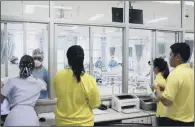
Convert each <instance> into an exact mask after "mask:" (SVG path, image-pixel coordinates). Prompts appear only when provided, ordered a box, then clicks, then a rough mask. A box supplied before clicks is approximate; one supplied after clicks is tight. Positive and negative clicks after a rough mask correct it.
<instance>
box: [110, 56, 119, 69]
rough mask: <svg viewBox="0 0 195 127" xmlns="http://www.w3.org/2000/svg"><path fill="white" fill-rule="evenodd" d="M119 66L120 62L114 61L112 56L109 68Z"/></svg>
mask: <svg viewBox="0 0 195 127" xmlns="http://www.w3.org/2000/svg"><path fill="white" fill-rule="evenodd" d="M117 65H118V62H117V61H116V60H115V59H114V56H112V58H111V60H110V62H109V65H108V66H109V67H110V68H114V67H116V66H117Z"/></svg>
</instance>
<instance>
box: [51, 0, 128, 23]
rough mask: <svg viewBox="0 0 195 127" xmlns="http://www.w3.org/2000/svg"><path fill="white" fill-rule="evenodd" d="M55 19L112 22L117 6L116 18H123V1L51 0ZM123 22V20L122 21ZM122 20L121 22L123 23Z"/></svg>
mask: <svg viewBox="0 0 195 127" xmlns="http://www.w3.org/2000/svg"><path fill="white" fill-rule="evenodd" d="M51 2H52V6H51V9H52V11H53V19H55V20H59V21H66V22H85V23H88V22H90V23H97V22H98V23H112V19H113V16H112V8H113V7H115V8H116V7H117V8H120V9H119V13H115V15H116V20H119V21H121V20H123V16H124V14H121V13H120V12H122V13H123V8H124V2H123V1H117V0H116V1H51ZM122 22H123V21H122ZM122 22H121V23H122Z"/></svg>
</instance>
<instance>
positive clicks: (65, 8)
mask: <svg viewBox="0 0 195 127" xmlns="http://www.w3.org/2000/svg"><path fill="white" fill-rule="evenodd" d="M26 6H31V7H40V8H49V5H26ZM51 7H52V8H56V9H64V10H72V7H63V6H51Z"/></svg>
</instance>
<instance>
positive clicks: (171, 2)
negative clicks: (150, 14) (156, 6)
mask: <svg viewBox="0 0 195 127" xmlns="http://www.w3.org/2000/svg"><path fill="white" fill-rule="evenodd" d="M153 2H158V3H165V4H180V1H153ZM185 4H186V5H189V6H194V2H192V1H185Z"/></svg>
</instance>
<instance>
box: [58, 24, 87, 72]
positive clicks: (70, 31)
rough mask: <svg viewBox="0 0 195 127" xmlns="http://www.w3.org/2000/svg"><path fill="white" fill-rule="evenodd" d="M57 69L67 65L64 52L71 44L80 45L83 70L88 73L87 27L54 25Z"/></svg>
mask: <svg viewBox="0 0 195 127" xmlns="http://www.w3.org/2000/svg"><path fill="white" fill-rule="evenodd" d="M55 43H56V60H57V71H59V70H62V69H64V68H67V67H68V61H67V58H66V52H67V50H68V48H69V47H70V46H72V45H75V44H77V45H80V46H82V47H83V49H84V53H85V60H84V65H85V70H86V72H87V73H89V27H85V26H70V25H66V26H65V25H55Z"/></svg>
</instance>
